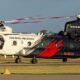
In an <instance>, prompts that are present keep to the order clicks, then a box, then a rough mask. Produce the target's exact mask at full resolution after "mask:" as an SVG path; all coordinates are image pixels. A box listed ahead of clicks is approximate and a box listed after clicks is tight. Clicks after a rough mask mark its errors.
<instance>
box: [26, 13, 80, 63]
mask: <svg viewBox="0 0 80 80" xmlns="http://www.w3.org/2000/svg"><path fill="white" fill-rule="evenodd" d="M71 17H74V16H71ZM52 18H53V19H55V18H62V17H52ZM63 18H64V17H63ZM66 18H69V17H66ZM76 18H77V19H76V20H72V21H68V22H66V23H65V27H64V31H59V32H58V33H57V34H56V35H54V34H52V35H49V36H48V35H47V36H45V37H44V38H43V40H42V42H41V44H43V46H41V47H38V48H37V49H36V50H35V51H33V52H32V54H29V55H27V56H26V57H34V58H33V59H32V60H31V63H33V64H35V63H37V62H38V60H37V59H36V58H44V59H45V58H47V59H51V58H52V59H62V61H63V62H67V58H80V15H77V16H76ZM45 41H46V44H45Z"/></svg>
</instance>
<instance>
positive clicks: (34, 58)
mask: <svg viewBox="0 0 80 80" xmlns="http://www.w3.org/2000/svg"><path fill="white" fill-rule="evenodd" d="M31 63H32V64H36V63H38V61H37V59H36V57H35V56H34V57H33V58H32V59H31Z"/></svg>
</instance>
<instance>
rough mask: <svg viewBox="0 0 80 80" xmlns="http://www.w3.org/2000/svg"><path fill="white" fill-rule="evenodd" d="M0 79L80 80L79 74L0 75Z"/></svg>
mask: <svg viewBox="0 0 80 80" xmlns="http://www.w3.org/2000/svg"><path fill="white" fill-rule="evenodd" d="M0 80H80V74H54V75H15V74H13V75H2V74H1V75H0Z"/></svg>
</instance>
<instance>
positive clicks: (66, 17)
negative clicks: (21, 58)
mask: <svg viewBox="0 0 80 80" xmlns="http://www.w3.org/2000/svg"><path fill="white" fill-rule="evenodd" d="M74 17H75V16H57V17H54V16H53V17H50V18H49V19H59V18H65V19H68V18H74Z"/></svg>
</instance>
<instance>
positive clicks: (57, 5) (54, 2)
mask: <svg viewBox="0 0 80 80" xmlns="http://www.w3.org/2000/svg"><path fill="white" fill-rule="evenodd" d="M79 13H80V0H0V19H1V20H12V19H16V18H21V17H27V16H33V17H35V16H37V17H50V16H71V15H76V14H79ZM69 20H72V19H57V20H45V21H44V22H42V23H37V24H32V23H28V24H16V25H10V26H12V28H13V31H14V32H38V31H40V30H42V29H47V30H49V31H53V32H59V31H60V30H63V29H64V25H65V22H67V21H69Z"/></svg>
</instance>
